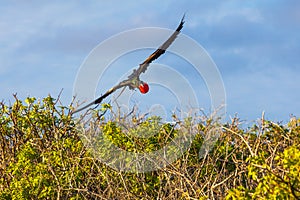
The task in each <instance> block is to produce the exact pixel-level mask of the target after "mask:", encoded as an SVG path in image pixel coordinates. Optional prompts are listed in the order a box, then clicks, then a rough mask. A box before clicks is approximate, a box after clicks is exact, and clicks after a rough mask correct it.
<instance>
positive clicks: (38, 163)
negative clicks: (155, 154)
mask: <svg viewBox="0 0 300 200" xmlns="http://www.w3.org/2000/svg"><path fill="white" fill-rule="evenodd" d="M15 98H16V97H15ZM58 104H59V100H56V99H53V98H51V97H50V96H49V97H47V98H45V99H43V100H41V101H39V100H36V99H35V98H27V99H25V100H24V102H22V101H20V100H18V99H17V98H16V101H15V102H14V103H13V104H12V105H11V106H8V105H5V104H4V103H0V133H1V134H0V158H1V159H0V199H114V198H115V199H213V198H217V199H218V198H226V199H257V198H259V199H299V198H300V191H299V188H300V178H299V177H300V148H299V146H300V144H299V143H300V126H299V124H300V120H299V119H294V118H292V119H291V121H290V122H289V123H288V124H287V125H282V124H279V123H274V122H272V121H267V120H265V119H264V118H262V119H261V120H259V121H258V122H257V123H256V124H254V125H253V126H252V127H249V128H248V129H246V130H245V129H243V128H241V127H240V121H239V119H238V118H234V119H233V120H232V121H231V122H228V123H226V124H222V125H220V124H218V122H213V121H212V119H210V118H205V117H203V116H198V117H199V118H196V117H195V119H186V120H185V121H177V122H178V124H180V127H184V130H192V132H189V131H187V134H186V135H185V136H188V134H189V133H193V134H194V136H195V137H194V139H193V143H192V145H191V146H190V148H189V149H188V150H187V151H186V152H183V154H182V155H181V157H180V158H179V159H177V160H176V161H175V162H174V163H171V164H170V165H168V166H166V167H164V168H162V169H160V170H157V171H152V172H147V173H146V172H145V173H129V172H122V171H121V172H119V171H115V170H114V169H112V168H110V167H108V166H107V165H105V164H104V163H102V162H100V160H98V159H96V158H95V157H94V154H93V151H92V150H91V149H90V148H87V146H85V144H86V143H85V142H86V140H92V139H94V140H96V141H97V139H99V138H97V137H105V139H107V140H108V141H110V144H113V145H115V146H117V147H119V148H121V149H123V150H126V151H128V152H137V153H140V152H152V151H155V150H158V149H160V148H162V147H163V146H165V145H166V144H168V143H170V142H171V141H173V139H174V138H175V137H176V136H178V134H179V131H181V130H180V128H178V126H176V125H174V124H170V123H163V122H161V119H160V118H159V117H156V116H150V117H147V118H146V117H140V116H138V115H131V117H124V116H118V115H115V114H114V113H113V111H112V108H111V106H110V105H109V104H103V105H102V107H101V108H100V110H97V111H94V115H93V117H92V119H89V120H86V119H85V118H79V117H75V116H72V113H71V109H72V105H71V106H68V107H66V106H61V105H58ZM108 111H109V112H108ZM104 114H105V115H104ZM107 117H110V118H109V119H106V118H107ZM79 125H81V126H84V129H81V128H80V127H81V126H79ZM220 127H221V128H222V129H221V130H222V132H221V134H220V137H219V138H218V140H217V141H216V142H215V143H214V145H213V148H212V149H211V150H210V151H209V152H208V154H204V155H203V157H199V151H200V150H201V147H202V146H203V145H205V142H207V140H206V139H207V138H210V137H211V133H213V132H214V130H216V128H220ZM95 129H97V130H101V131H102V133H103V134H102V135H101V136H99V135H92V133H93V131H91V134H90V135H89V134H87V133H86V135H87V136H88V137H87V139H85V138H83V137H82V130H84V131H88V130H95ZM140 133H143V134H144V135H145V136H147V137H139V135H140ZM153 133H155V134H153ZM97 148H98V150H99V149H100V150H101V151H100V152H101V153H103V154H108V152H107V150H106V149H105V148H104V147H103V146H101V145H99V146H97ZM101 148H102V149H101ZM174 151H175V150H174Z"/></svg>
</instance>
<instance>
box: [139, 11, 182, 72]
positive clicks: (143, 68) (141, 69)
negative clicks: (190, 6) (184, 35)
mask: <svg viewBox="0 0 300 200" xmlns="http://www.w3.org/2000/svg"><path fill="white" fill-rule="evenodd" d="M184 16H185V15H183V17H182V19H181V21H180V24H179V26H178V27H177V29H176V30H175V31H174V33H173V34H172V35H171V36H170V37H169V39H168V40H167V41H165V43H163V44H162V45H161V46H160V47H159V48H158V49H157V50H156V51H154V52H153V53H152V54H151V55H150V56H149V57H148V58H147V59H146V60H145V61H144V62H143V63H141V64H140V67H139V68H138V69H137V70H136V75H137V76H140V74H141V73H144V72H145V71H146V70H147V67H148V66H149V64H150V63H151V62H152V61H153V60H155V59H157V58H158V57H159V56H161V55H162V54H164V53H165V52H166V49H167V48H168V47H169V46H170V45H171V44H172V42H173V41H174V40H175V39H176V37H177V35H178V34H179V33H180V31H181V29H182V27H183V24H184Z"/></svg>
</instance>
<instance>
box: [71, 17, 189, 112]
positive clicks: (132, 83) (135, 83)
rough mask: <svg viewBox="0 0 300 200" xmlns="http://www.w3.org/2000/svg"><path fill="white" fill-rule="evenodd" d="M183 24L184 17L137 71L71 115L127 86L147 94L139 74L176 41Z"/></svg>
mask: <svg viewBox="0 0 300 200" xmlns="http://www.w3.org/2000/svg"><path fill="white" fill-rule="evenodd" d="M183 24H184V15H183V17H182V19H181V21H180V24H179V26H178V27H177V29H176V30H175V31H174V33H173V34H172V35H171V36H170V37H169V38H168V40H167V41H166V42H164V43H163V44H162V45H161V46H160V47H159V48H158V49H157V50H156V51H155V52H153V53H152V54H151V55H150V56H149V57H148V58H147V59H146V60H145V61H144V62H143V63H141V64H140V65H139V68H138V69H134V70H133V72H132V73H131V74H130V75H129V76H128V77H127V79H125V80H124V81H121V82H120V83H119V84H118V85H116V86H114V87H112V88H111V89H109V90H108V91H107V92H106V93H104V94H103V95H102V96H101V97H99V98H97V99H96V100H94V101H93V102H91V103H89V104H88V105H86V106H84V107H82V108H80V109H78V110H75V111H74V112H73V113H77V112H80V111H82V110H84V109H86V108H88V107H90V106H91V105H93V104H99V103H101V102H102V100H103V99H105V98H106V97H107V96H109V95H110V94H112V93H113V92H115V91H116V90H118V89H120V88H123V87H126V86H128V88H129V89H131V90H133V89H136V88H139V90H140V91H141V92H142V93H147V92H148V90H149V87H148V84H147V83H145V82H143V81H141V80H140V75H141V73H145V71H146V70H147V68H148V66H149V64H150V63H151V62H152V61H154V60H156V59H157V58H158V57H159V56H161V55H162V54H164V53H165V52H166V49H167V48H168V47H169V46H170V45H171V44H172V42H173V41H174V40H175V39H176V37H177V35H178V34H179V33H180V31H181V29H182V28H183Z"/></svg>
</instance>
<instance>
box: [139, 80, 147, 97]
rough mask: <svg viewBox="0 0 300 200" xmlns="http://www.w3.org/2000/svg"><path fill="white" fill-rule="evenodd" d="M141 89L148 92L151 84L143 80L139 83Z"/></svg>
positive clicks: (144, 92)
mask: <svg viewBox="0 0 300 200" xmlns="http://www.w3.org/2000/svg"><path fill="white" fill-rule="evenodd" d="M139 90H140V92H141V93H143V94H146V93H147V92H148V91H149V85H148V84H147V83H145V82H141V84H140V85H139Z"/></svg>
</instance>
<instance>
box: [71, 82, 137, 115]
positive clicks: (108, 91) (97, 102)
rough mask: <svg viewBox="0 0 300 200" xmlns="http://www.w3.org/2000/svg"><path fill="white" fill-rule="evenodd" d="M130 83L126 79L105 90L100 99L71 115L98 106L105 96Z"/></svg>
mask: <svg viewBox="0 0 300 200" xmlns="http://www.w3.org/2000/svg"><path fill="white" fill-rule="evenodd" d="M130 83H131V82H130V80H128V79H126V80H124V81H122V82H120V83H119V84H118V85H116V86H114V87H112V88H110V89H109V90H107V92H105V93H104V94H103V95H102V96H101V97H99V98H97V99H96V100H94V101H92V102H91V103H89V104H87V105H85V106H84V107H82V108H80V109H78V110H75V111H74V112H72V113H73V114H74V113H77V112H80V111H82V110H84V109H86V108H88V107H90V106H92V105H94V104H99V103H101V102H102V101H103V99H105V98H106V97H107V96H109V95H111V94H112V93H113V92H114V91H116V90H118V89H120V88H122V87H126V86H129V85H130Z"/></svg>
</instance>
